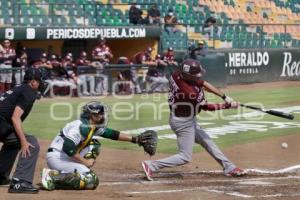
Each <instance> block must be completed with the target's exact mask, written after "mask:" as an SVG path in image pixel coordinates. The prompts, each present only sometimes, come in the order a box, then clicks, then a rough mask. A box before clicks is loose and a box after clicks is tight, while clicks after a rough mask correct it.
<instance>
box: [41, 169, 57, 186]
mask: <svg viewBox="0 0 300 200" xmlns="http://www.w3.org/2000/svg"><path fill="white" fill-rule="evenodd" d="M51 171H52V170H51V169H47V168H44V169H43V172H42V185H43V188H44V189H46V190H49V191H52V190H54V189H55V185H54V183H53V180H52V178H51V176H50V172H51Z"/></svg>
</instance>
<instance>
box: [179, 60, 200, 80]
mask: <svg viewBox="0 0 300 200" xmlns="http://www.w3.org/2000/svg"><path fill="white" fill-rule="evenodd" d="M181 71H182V73H183V74H186V75H189V76H193V77H197V78H200V77H202V76H203V75H204V74H205V72H206V71H205V69H203V67H202V65H201V63H200V61H198V60H194V59H187V60H184V61H183V62H182V68H181Z"/></svg>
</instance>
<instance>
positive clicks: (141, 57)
mask: <svg viewBox="0 0 300 200" xmlns="http://www.w3.org/2000/svg"><path fill="white" fill-rule="evenodd" d="M145 61H152V59H151V56H150V54H149V53H147V52H144V51H142V52H139V53H137V54H135V55H134V56H133V58H132V63H133V64H142V63H143V62H145Z"/></svg>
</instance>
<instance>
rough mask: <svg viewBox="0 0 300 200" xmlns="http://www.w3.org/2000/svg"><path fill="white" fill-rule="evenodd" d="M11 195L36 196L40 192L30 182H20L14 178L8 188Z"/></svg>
mask: <svg viewBox="0 0 300 200" xmlns="http://www.w3.org/2000/svg"><path fill="white" fill-rule="evenodd" d="M8 192H9V193H25V194H26V193H27V194H36V193H38V192H39V190H38V189H37V188H35V187H33V185H32V184H31V183H29V182H28V181H24V180H20V179H17V178H13V179H12V180H11V183H10V186H9V188H8Z"/></svg>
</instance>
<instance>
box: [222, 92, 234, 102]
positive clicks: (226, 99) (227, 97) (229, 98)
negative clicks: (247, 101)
mask: <svg viewBox="0 0 300 200" xmlns="http://www.w3.org/2000/svg"><path fill="white" fill-rule="evenodd" d="M222 99H223V100H224V101H225V103H228V104H231V103H232V102H234V100H233V99H232V98H231V97H229V96H226V95H225V94H224V95H223V96H222Z"/></svg>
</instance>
